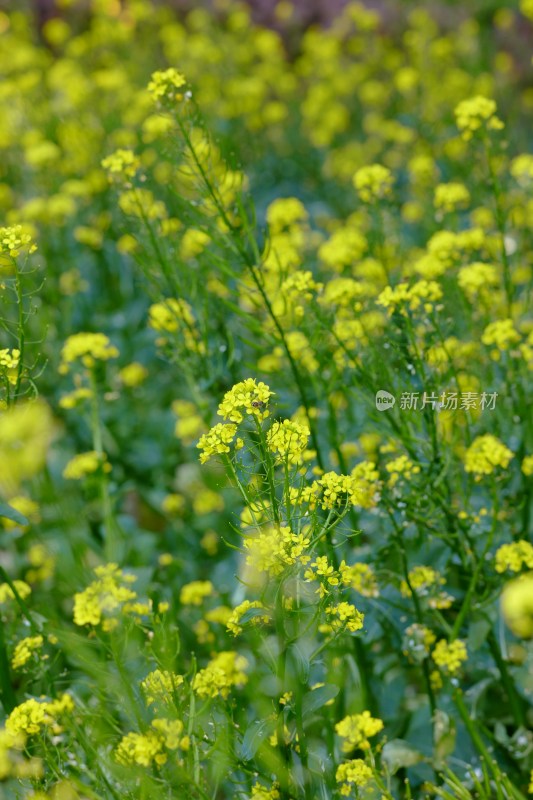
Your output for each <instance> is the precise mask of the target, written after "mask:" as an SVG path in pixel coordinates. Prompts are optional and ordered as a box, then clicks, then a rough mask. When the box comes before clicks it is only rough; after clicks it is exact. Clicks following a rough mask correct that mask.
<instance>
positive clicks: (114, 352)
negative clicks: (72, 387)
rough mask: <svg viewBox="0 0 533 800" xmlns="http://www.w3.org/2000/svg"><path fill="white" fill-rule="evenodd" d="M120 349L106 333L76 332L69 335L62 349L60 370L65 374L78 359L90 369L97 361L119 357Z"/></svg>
mask: <svg viewBox="0 0 533 800" xmlns="http://www.w3.org/2000/svg"><path fill="white" fill-rule="evenodd" d="M118 354H119V353H118V349H117V348H116V347H115V346H114V345H112V344H111V342H110V340H109V337H108V336H106V335H105V333H74V334H73V335H72V336H69V337H68V339H67V340H66V342H65V344H64V345H63V349H62V350H61V367H60V372H62V373H63V374H65V373H66V372H68V371H69V369H70V365H71V364H73V363H74V362H76V361H81V363H82V364H83V365H84V366H85V367H87V368H88V369H90V368H91V367H94V365H95V363H96V362H97V361H108V360H109V359H110V358H117V356H118Z"/></svg>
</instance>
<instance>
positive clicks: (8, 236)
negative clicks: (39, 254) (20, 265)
mask: <svg viewBox="0 0 533 800" xmlns="http://www.w3.org/2000/svg"><path fill="white" fill-rule="evenodd" d="M26 249H27V250H28V252H29V253H34V252H35V250H37V245H35V244H33V243H32V238H31V235H30V234H29V233H25V232H24V231H23V229H22V225H13V226H11V227H9V228H0V253H7V255H8V256H10V257H11V258H17V257H18V256H19V255H20V253H21V251H23V250H26Z"/></svg>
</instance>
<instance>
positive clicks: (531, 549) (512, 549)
mask: <svg viewBox="0 0 533 800" xmlns="http://www.w3.org/2000/svg"><path fill="white" fill-rule="evenodd" d="M494 567H495V569H496V572H505V571H506V570H510V571H511V572H520V571H521V570H522V569H524V567H527V569H533V544H531V542H528V541H526V540H525V539H520V541H518V542H511V543H510V544H502V546H501V547H499V548H498V550H497V551H496V555H495V558H494Z"/></svg>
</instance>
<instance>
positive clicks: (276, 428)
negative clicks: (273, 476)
mask: <svg viewBox="0 0 533 800" xmlns="http://www.w3.org/2000/svg"><path fill="white" fill-rule="evenodd" d="M266 441H267V446H268V449H269V450H270V451H271V452H272V453H276V455H277V460H278V461H281V462H283V461H287V463H288V464H301V463H302V461H303V454H304V451H305V450H306V449H307V443H308V441H309V428H308V427H307V425H301V424H300V423H299V422H292V421H291V420H290V419H284V420H283V422H274V424H273V425H272V427H271V428H270V430H269V431H268V433H267V435H266Z"/></svg>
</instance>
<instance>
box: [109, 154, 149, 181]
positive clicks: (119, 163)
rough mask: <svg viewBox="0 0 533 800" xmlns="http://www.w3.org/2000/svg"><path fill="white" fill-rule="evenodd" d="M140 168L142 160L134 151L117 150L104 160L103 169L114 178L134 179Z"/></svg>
mask: <svg viewBox="0 0 533 800" xmlns="http://www.w3.org/2000/svg"><path fill="white" fill-rule="evenodd" d="M140 166H141V162H140V159H139V157H138V156H137V155H135V153H134V152H133V150H125V149H119V150H115V152H114V153H111V155H109V156H106V158H104V159H103V160H102V167H103V168H104V169H105V170H106V171H107V172H109V175H110V176H111V177H113V178H116V177H119V178H122V177H124V178H128V179H131V178H134V177H135V175H136V174H137V172H138V170H139V169H140Z"/></svg>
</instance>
